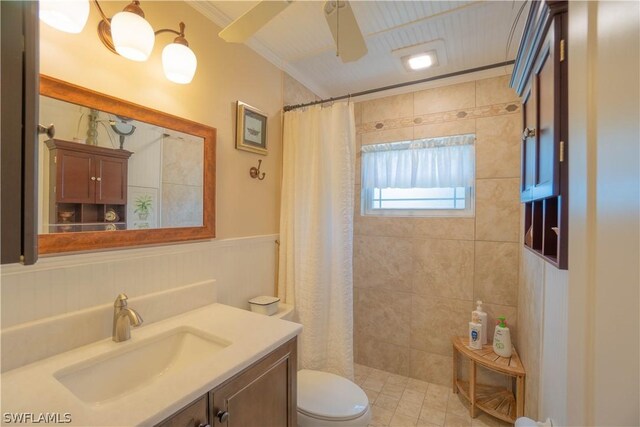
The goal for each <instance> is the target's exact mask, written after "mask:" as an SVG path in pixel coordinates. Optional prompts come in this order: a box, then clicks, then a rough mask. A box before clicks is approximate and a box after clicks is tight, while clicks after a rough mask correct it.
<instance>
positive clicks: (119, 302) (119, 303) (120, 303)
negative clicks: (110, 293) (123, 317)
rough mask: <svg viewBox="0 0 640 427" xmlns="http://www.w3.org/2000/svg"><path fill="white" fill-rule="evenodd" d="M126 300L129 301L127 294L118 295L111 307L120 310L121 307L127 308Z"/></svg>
mask: <svg viewBox="0 0 640 427" xmlns="http://www.w3.org/2000/svg"><path fill="white" fill-rule="evenodd" d="M127 299H129V297H128V296H127V294H125V293H122V294H119V295H118V296H117V297H116V300H115V302H114V303H113V306H114V307H120V308H122V307H126V306H127Z"/></svg>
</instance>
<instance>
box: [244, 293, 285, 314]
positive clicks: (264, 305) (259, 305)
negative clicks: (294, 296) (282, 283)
mask: <svg viewBox="0 0 640 427" xmlns="http://www.w3.org/2000/svg"><path fill="white" fill-rule="evenodd" d="M279 302H280V298H278V297H270V296H267V295H262V296H259V297H255V298H252V299H250V300H249V305H250V306H251V311H253V312H254V313H260V314H266V315H267V316H271V315H273V314H276V313H277V312H278V303H279Z"/></svg>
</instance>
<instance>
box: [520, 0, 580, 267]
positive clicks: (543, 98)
mask: <svg viewBox="0 0 640 427" xmlns="http://www.w3.org/2000/svg"><path fill="white" fill-rule="evenodd" d="M567 8H568V2H567V1H534V2H533V3H532V5H531V9H530V11H529V15H528V17H527V23H526V25H525V30H524V33H523V36H522V41H521V42H520V47H519V50H518V55H517V56H516V63H515V66H514V71H513V75H512V77H511V86H512V87H513V88H514V89H515V90H516V92H517V93H518V95H520V96H521V97H522V100H523V101H522V107H523V108H522V111H523V123H524V125H523V127H524V128H523V130H522V173H521V188H520V199H521V201H522V202H523V203H524V205H525V221H524V229H523V230H522V233H523V236H524V244H525V247H527V248H528V249H529V250H531V251H533V252H534V253H536V254H537V255H540V256H541V257H543V258H544V259H545V260H546V261H548V262H550V263H551V264H553V265H554V266H556V267H558V268H560V269H563V270H566V269H567V258H568V244H567V243H568V242H567V238H568V224H567V221H568V197H569V186H568V165H569V163H568V161H569V160H568V155H567V154H568V143H569V141H568V81H567V64H568V39H567V35H568V30H567V28H568V16H567Z"/></svg>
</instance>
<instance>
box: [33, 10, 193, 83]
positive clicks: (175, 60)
mask: <svg viewBox="0 0 640 427" xmlns="http://www.w3.org/2000/svg"><path fill="white" fill-rule="evenodd" d="M94 3H95V5H96V7H97V8H98V11H99V12H100V16H102V19H101V20H100V22H99V23H98V37H99V38H100V41H101V42H102V43H103V44H104V45H105V47H106V48H107V49H109V50H110V51H111V52H113V53H116V54H118V55H121V56H122V57H124V58H127V59H130V60H132V61H146V60H147V59H149V56H150V55H151V51H152V50H153V45H154V43H155V38H156V36H157V35H158V34H161V33H173V34H176V35H177V36H178V37H176V38H175V39H174V41H173V43H170V44H168V45H167V46H165V48H164V49H163V51H162V68H163V70H164V74H165V76H166V78H167V79H169V80H170V81H172V82H174V83H180V84H187V83H190V82H191V80H192V79H193V76H194V74H195V72H196V68H197V66H198V60H197V58H196V55H195V54H194V53H193V51H192V50H191V49H190V48H189V42H187V39H186V38H185V37H184V29H185V25H184V23H183V22H180V30H179V31H176V30H172V29H169V28H164V29H161V30H158V31H155V32H154V31H153V28H152V27H151V24H149V22H148V21H147V20H146V19H145V16H144V12H143V11H142V8H141V7H140V2H139V1H138V0H133V1H132V2H131V3H130V4H128V5H127V6H125V8H124V9H123V10H122V12H118V13H116V14H115V15H114V16H113V17H112V18H108V17H107V15H106V14H105V13H104V12H103V10H102V7H100V3H98V0H94ZM88 17H89V0H41V1H40V19H41V20H42V21H43V22H45V23H46V24H48V25H50V26H52V27H53V28H55V29H57V30H60V31H65V32H67V33H76V34H77V33H79V32H81V31H82V29H83V28H84V26H85V25H86V23H87V19H88Z"/></svg>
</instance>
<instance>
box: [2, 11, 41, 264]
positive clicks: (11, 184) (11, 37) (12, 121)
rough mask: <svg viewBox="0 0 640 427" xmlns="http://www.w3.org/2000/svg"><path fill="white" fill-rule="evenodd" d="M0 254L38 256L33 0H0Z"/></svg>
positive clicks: (29, 260)
mask: <svg viewBox="0 0 640 427" xmlns="http://www.w3.org/2000/svg"><path fill="white" fill-rule="evenodd" d="M0 19H1V20H2V25H0V32H1V37H0V42H1V44H2V46H1V49H0V52H1V57H2V58H1V60H0V68H1V70H0V93H1V96H0V99H1V100H2V107H1V110H2V119H1V121H2V124H1V126H0V135H1V138H0V139H1V144H0V146H1V151H2V152H1V154H0V159H1V162H2V165H1V167H0V172H1V174H2V177H1V179H0V182H1V184H2V189H1V191H0V197H1V198H2V200H1V201H0V210H1V212H0V221H1V229H0V241H1V246H0V257H1V259H2V264H9V263H17V262H22V263H24V264H33V263H35V262H36V260H37V259H38V232H37V219H38V205H37V197H38V188H37V182H38V181H37V175H36V172H37V167H38V150H37V143H38V135H37V124H38V122H37V120H38V91H39V72H38V70H39V67H38V45H39V40H38V35H39V30H38V29H39V19H38V2H35V1H0Z"/></svg>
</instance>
